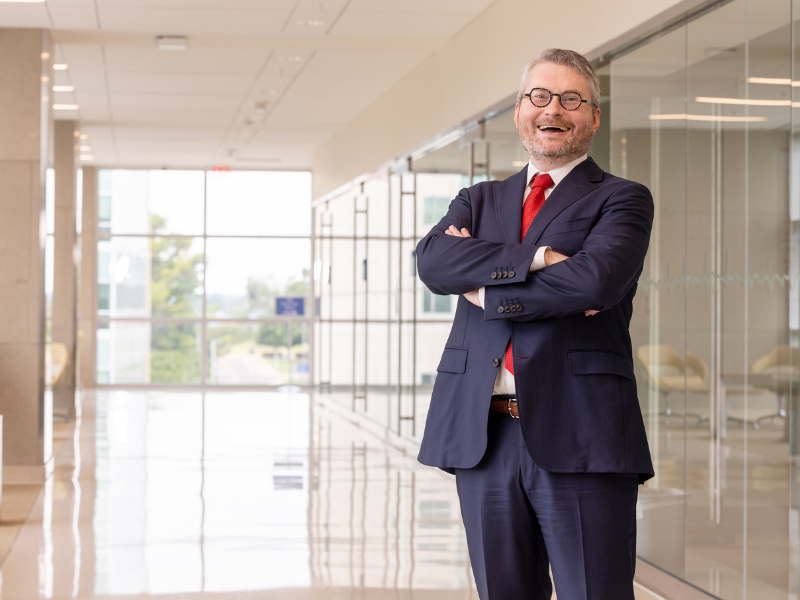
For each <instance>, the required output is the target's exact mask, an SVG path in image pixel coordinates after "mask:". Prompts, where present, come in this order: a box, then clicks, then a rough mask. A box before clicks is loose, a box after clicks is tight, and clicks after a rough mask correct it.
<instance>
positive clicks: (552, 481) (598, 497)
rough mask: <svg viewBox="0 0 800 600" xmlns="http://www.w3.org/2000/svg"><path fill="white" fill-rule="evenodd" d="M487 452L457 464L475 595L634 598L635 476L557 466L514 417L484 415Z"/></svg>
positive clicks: (500, 599) (496, 599) (487, 599)
mask: <svg viewBox="0 0 800 600" xmlns="http://www.w3.org/2000/svg"><path fill="white" fill-rule="evenodd" d="M488 433H489V441H488V447H487V449H486V454H485V455H484V456H483V459H482V460H481V461H480V463H478V464H477V465H476V466H475V467H473V468H471V469H456V485H457V488H458V496H459V499H460V502H461V514H462V516H463V519H464V526H465V528H466V533H467V545H468V547H469V554H470V560H471V561H472V570H473V573H474V575H475V582H476V584H477V586H478V593H479V595H480V598H481V600H523V599H524V600H544V599H549V598H550V597H551V595H552V589H551V583H550V575H549V568H550V567H551V566H552V570H553V581H554V582H555V586H556V593H557V595H558V600H634V596H633V573H634V569H635V566H636V498H637V494H638V475H636V474H615V473H554V472H548V471H545V470H543V469H541V468H539V467H538V466H536V464H535V463H534V462H533V459H531V456H530V454H529V453H528V450H527V448H526V447H525V442H524V440H523V437H522V432H521V430H520V421H519V420H518V419H512V418H511V417H510V416H507V415H504V414H502V413H497V412H491V413H490V415H489V426H488Z"/></svg>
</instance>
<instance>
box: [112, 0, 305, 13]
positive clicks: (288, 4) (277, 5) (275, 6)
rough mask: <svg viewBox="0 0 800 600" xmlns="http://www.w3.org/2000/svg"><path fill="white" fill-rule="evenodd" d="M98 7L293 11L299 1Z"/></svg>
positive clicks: (162, 0)
mask: <svg viewBox="0 0 800 600" xmlns="http://www.w3.org/2000/svg"><path fill="white" fill-rule="evenodd" d="M97 4H98V6H101V7H114V8H156V9H163V8H169V9H178V10H186V9H189V10H196V9H216V10H229V9H230V10H287V11H288V10H292V9H294V7H295V5H296V4H297V0H97Z"/></svg>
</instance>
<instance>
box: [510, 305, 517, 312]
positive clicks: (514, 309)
mask: <svg viewBox="0 0 800 600" xmlns="http://www.w3.org/2000/svg"><path fill="white" fill-rule="evenodd" d="M511 312H517V305H516V304H512V305H511Z"/></svg>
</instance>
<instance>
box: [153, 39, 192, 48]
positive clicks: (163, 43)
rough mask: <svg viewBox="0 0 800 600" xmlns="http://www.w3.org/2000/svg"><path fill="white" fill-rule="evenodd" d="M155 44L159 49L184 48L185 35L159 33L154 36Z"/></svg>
mask: <svg viewBox="0 0 800 600" xmlns="http://www.w3.org/2000/svg"><path fill="white" fill-rule="evenodd" d="M156 45H157V46H158V49H159V50H186V36H183V35H159V36H158V37H157V38H156Z"/></svg>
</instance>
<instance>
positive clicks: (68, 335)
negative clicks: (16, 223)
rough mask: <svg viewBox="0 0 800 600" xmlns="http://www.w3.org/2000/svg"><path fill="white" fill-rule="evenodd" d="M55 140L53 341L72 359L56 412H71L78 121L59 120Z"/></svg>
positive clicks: (57, 389)
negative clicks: (62, 347)
mask: <svg viewBox="0 0 800 600" xmlns="http://www.w3.org/2000/svg"><path fill="white" fill-rule="evenodd" d="M54 133H55V135H54V144H53V151H54V152H53V154H54V156H53V166H54V168H55V175H56V176H55V194H54V197H55V229H54V235H53V241H54V242H55V244H54V252H53V342H55V343H61V344H64V345H65V346H66V347H67V350H68V351H69V362H68V363H67V366H66V367H65V369H64V373H63V374H62V375H61V378H60V379H59V381H58V384H57V385H56V386H55V387H54V388H53V405H54V409H55V411H56V413H58V414H66V415H71V414H72V411H73V409H74V408H75V358H76V356H77V353H76V350H77V344H76V330H77V308H78V307H77V296H76V292H77V285H76V284H77V272H76V267H77V265H76V258H77V256H76V255H77V251H78V247H77V237H78V233H77V223H76V217H77V180H78V136H79V135H80V132H79V131H78V124H77V123H76V122H75V121H56V123H55V132H54Z"/></svg>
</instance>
